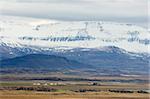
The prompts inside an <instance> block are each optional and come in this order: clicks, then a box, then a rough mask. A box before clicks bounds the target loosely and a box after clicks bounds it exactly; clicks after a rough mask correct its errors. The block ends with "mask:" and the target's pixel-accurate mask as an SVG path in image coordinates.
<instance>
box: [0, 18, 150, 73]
mask: <svg viewBox="0 0 150 99" xmlns="http://www.w3.org/2000/svg"><path fill="white" fill-rule="evenodd" d="M0 18H1V20H0V24H1V26H0V38H1V39H0V41H1V42H0V54H1V56H0V57H1V58H0V63H1V68H2V71H3V70H4V71H3V72H6V71H5V70H10V69H14V68H15V70H17V69H19V70H20V69H22V70H23V69H36V70H37V69H39V70H40V69H41V70H43V69H45V70H60V71H61V70H83V71H84V72H90V73H94V74H95V75H148V71H149V69H150V68H149V59H150V57H149V51H148V47H149V46H150V39H149V37H148V35H149V34H150V32H149V31H148V30H146V29H144V28H142V27H139V26H135V25H132V24H123V23H115V22H104V21H56V20H48V19H46V20H45V19H33V18H26V17H15V16H0Z"/></svg>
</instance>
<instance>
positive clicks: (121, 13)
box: [0, 0, 148, 21]
mask: <svg viewBox="0 0 150 99" xmlns="http://www.w3.org/2000/svg"><path fill="white" fill-rule="evenodd" d="M0 10H1V13H2V14H9V15H21V16H32V17H47V18H56V19H66V20H67V19H70V20H71V19H74V20H79V19H81V20H88V19H89V20H90V19H113V18H116V19H121V18H124V19H129V20H135V21H136V20H139V21H142V20H146V17H147V16H148V0H1V1H0ZM136 18H137V19H136Z"/></svg>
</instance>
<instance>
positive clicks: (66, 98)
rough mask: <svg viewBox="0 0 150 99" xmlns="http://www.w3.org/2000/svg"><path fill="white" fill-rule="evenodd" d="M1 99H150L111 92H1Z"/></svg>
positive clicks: (143, 96) (145, 96)
mask: <svg viewBox="0 0 150 99" xmlns="http://www.w3.org/2000/svg"><path fill="white" fill-rule="evenodd" d="M0 99H149V94H140V93H111V92H85V93H74V92H35V91H31V92H30V91H0Z"/></svg>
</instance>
